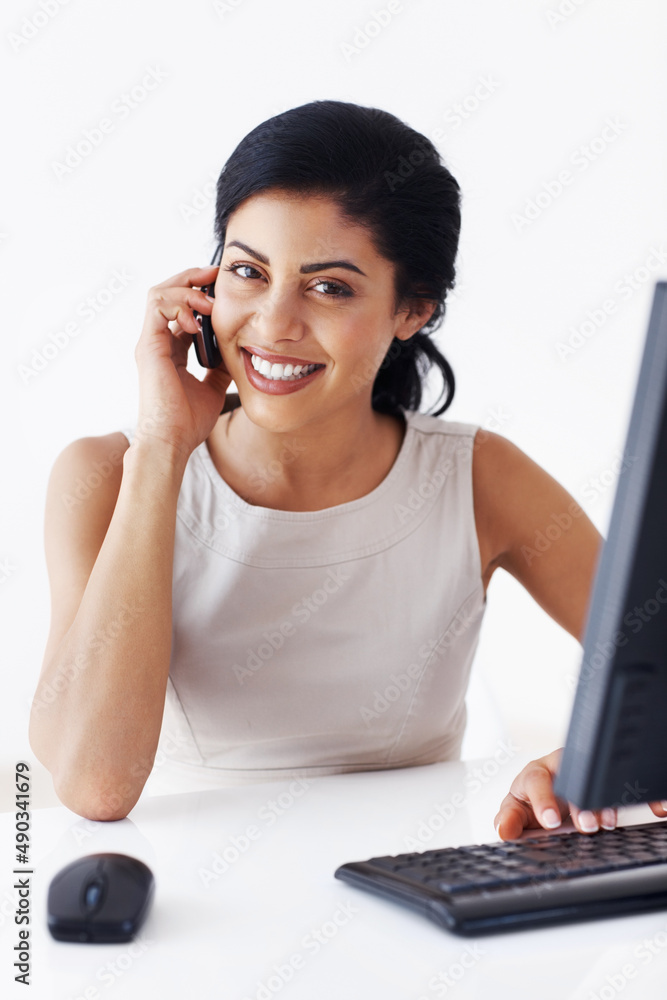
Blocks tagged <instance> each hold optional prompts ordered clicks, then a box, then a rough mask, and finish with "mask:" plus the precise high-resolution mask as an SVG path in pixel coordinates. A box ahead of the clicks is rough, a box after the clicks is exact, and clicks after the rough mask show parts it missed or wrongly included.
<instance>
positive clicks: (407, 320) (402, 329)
mask: <svg viewBox="0 0 667 1000" xmlns="http://www.w3.org/2000/svg"><path fill="white" fill-rule="evenodd" d="M437 305H438V303H437V302H436V301H434V300H433V299H417V298H415V299H410V301H409V303H408V305H406V306H404V308H403V309H401V310H399V312H397V313H396V321H397V325H396V328H395V329H394V336H395V337H398V339H399V340H409V339H410V337H412V336H414V334H415V333H417V331H418V330H421V328H422V327H423V325H424V324H425V323H428V321H429V319H430V318H431V316H432V315H433V313H434V312H435V310H436V307H437Z"/></svg>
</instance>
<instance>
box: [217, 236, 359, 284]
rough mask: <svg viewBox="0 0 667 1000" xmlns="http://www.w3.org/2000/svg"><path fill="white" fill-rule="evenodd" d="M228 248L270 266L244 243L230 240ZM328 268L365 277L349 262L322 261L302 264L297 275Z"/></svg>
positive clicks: (259, 254) (264, 257) (261, 256)
mask: <svg viewBox="0 0 667 1000" xmlns="http://www.w3.org/2000/svg"><path fill="white" fill-rule="evenodd" d="M228 247H239V248H240V249H241V250H245V252H246V253H249V254H250V256H251V257H254V258H255V259H256V260H258V261H260V262H261V263H262V264H270V261H269V258H268V257H266V256H265V255H264V254H263V253H259V251H258V250H253V249H252V247H249V246H246V244H245V243H241V241H240V240H232V242H231V243H228V244H227V245H226V246H225V250H227V248H228ZM328 267H343V268H345V269H346V270H347V271H356V273H357V274H362V275H363V276H364V278H366V277H367V275H366V274H365V273H364V272H363V271H362V270H361V268H360V267H357V265H356V264H353V263H352V261H350V260H324V261H317V262H316V263H314V264H302V265H301V267H300V268H299V274H312V273H313V271H324V270H326V268H328Z"/></svg>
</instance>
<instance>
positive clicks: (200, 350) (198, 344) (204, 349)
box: [193, 284, 222, 368]
mask: <svg viewBox="0 0 667 1000" xmlns="http://www.w3.org/2000/svg"><path fill="white" fill-rule="evenodd" d="M202 292H203V293H204V295H210V296H211V297H212V298H214V297H215V284H212V285H202ZM193 312H194V314H195V318H196V319H198V320H200V322H201V333H199V332H197V333H196V334H195V338H194V344H195V352H196V354H197V361H198V362H199V364H200V365H201V366H202V368H217V367H218V365H219V364H222V355H221V353H220V348H219V347H218V342H217V340H216V339H215V333H214V332H213V324H212V323H211V317H210V316H209V315H208V314H207V313H199V312H197V311H196V310H194V309H193Z"/></svg>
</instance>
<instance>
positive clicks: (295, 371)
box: [250, 354, 318, 382]
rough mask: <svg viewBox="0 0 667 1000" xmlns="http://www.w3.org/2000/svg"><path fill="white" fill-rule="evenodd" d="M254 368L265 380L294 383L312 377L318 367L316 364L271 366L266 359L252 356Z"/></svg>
mask: <svg viewBox="0 0 667 1000" xmlns="http://www.w3.org/2000/svg"><path fill="white" fill-rule="evenodd" d="M250 358H251V361H252V366H253V368H254V369H255V371H258V372H259V374H260V375H263V376H264V378H268V379H271V380H273V381H276V380H280V381H283V382H294V381H295V380H296V379H297V378H303V377H304V376H305V375H310V373H311V372H314V371H315V369H316V368H317V367H318V366H317V365H315V364H312V365H292V364H286V365H279V364H271V362H270V361H267V360H266V359H265V358H260V357H258V356H257V355H256V354H251V355H250Z"/></svg>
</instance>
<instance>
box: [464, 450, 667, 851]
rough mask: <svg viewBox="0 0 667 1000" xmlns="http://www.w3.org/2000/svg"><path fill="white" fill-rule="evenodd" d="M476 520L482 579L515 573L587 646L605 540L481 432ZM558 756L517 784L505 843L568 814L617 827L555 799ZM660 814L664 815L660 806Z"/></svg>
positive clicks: (555, 489) (501, 817) (556, 489)
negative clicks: (590, 611) (587, 628)
mask: <svg viewBox="0 0 667 1000" xmlns="http://www.w3.org/2000/svg"><path fill="white" fill-rule="evenodd" d="M473 491H474V499H475V519H476V523H477V531H478V536H479V543H480V556H481V559H482V571H483V580H484V583H485V585H486V584H488V582H489V580H490V579H491V576H492V574H493V573H494V572H495V570H496V569H497V568H498V567H501V568H502V569H505V570H506V571H507V572H508V573H511V574H512V576H513V577H515V579H517V580H518V581H519V583H521V584H522V585H523V586H524V587H525V588H526V590H527V591H528V592H529V593H530V594H531V595H532V597H534V598H535V600H536V601H537V603H538V604H539V605H540V606H541V607H542V608H543V609H544V610H545V611H546V612H547V613H548V614H549V615H550V616H551V617H552V618H553V619H554V620H555V621H556V622H557V623H558V624H559V625H561V626H562V627H563V628H564V629H566V631H567V632H569V633H570V635H572V636H574V638H575V639H578V640H579V642H583V638H584V629H585V626H586V619H587V614H588V605H589V600H590V597H591V594H592V587H593V581H594V577H595V570H596V567H597V561H598V558H599V554H600V549H601V544H602V538H601V536H600V534H599V532H598V531H597V530H596V528H595V527H594V525H593V524H592V523H591V521H590V520H589V518H588V517H586V515H585V514H584V512H583V511H582V509H581V508H580V507H579V505H578V504H577V503H576V501H574V500H573V499H572V497H571V496H570V494H569V493H568V492H567V491H566V490H565V489H563V487H562V486H560V485H559V484H558V483H557V482H556V480H554V479H553V478H552V477H551V476H550V475H548V473H546V472H545V471H544V470H543V469H541V468H540V466H538V465H537V464H536V463H535V462H533V461H532V459H530V458H529V457H528V456H527V455H525V454H524V453H523V452H522V451H520V449H519V448H517V447H516V446H515V445H513V444H512V443H511V442H510V441H508V440H506V439H505V438H502V437H501V436H500V435H497V434H492V433H490V432H487V431H480V432H478V435H477V437H476V439H475V452H474V459H473ZM560 755H561V751H560V750H555V751H553V752H552V753H550V754H547V755H546V756H544V757H541V758H540V759H539V760H534V761H531V762H530V763H529V764H528V765H527V766H526V767H525V768H524V769H523V771H521V773H520V774H519V775H518V776H517V777H516V778H515V780H514V782H513V783H512V785H511V787H510V791H509V794H508V795H507V796H506V797H505V799H504V800H503V802H502V803H501V806H500V810H499V811H498V814H497V816H496V819H495V825H496V829H497V831H498V834H499V836H500V837H501V838H502V839H504V840H510V839H512V838H514V837H518V836H519V835H520V833H521V831H522V830H523V829H524V828H530V827H539V826H542V827H545V828H547V829H554V828H556V827H558V826H559V825H560V823H561V821H562V819H563V818H565V817H567V815H568V813H569V814H570V816H571V818H572V821H573V823H574V825H575V826H576V827H577V829H579V830H580V831H581V832H583V833H591V832H593V831H594V830H596V829H598V827H599V825H603V826H605V827H607V828H613V827H614V826H615V825H616V814H615V810H613V809H610V810H606V809H605V810H602V811H601V812H599V813H595V814H594V813H591V812H581V811H580V810H579V809H577V807H576V806H574V805H572V804H568V803H566V802H563V801H561V800H558V799H557V798H556V796H555V795H554V792H553V778H554V776H555V774H556V771H557V769H558V764H559V762H560ZM651 808H652V809H653V811H654V812H655V813H656V815H660V816H664V815H667V809H664V808H663V807H662V806H661V805H660V804H654V805H652V807H651Z"/></svg>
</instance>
